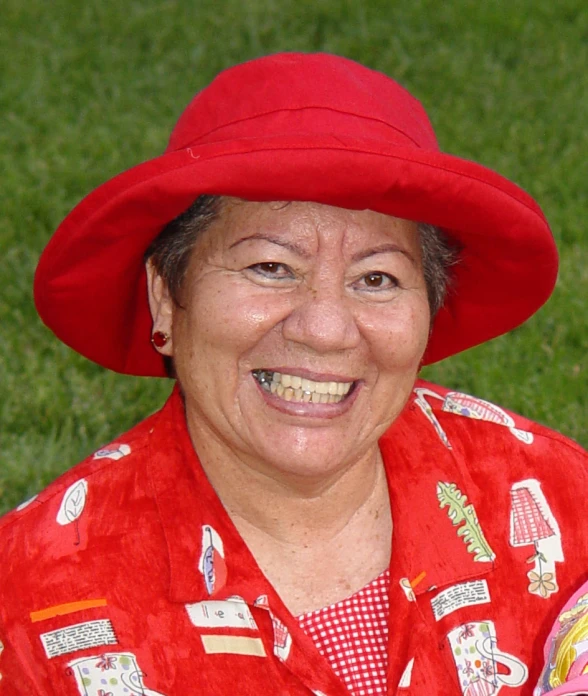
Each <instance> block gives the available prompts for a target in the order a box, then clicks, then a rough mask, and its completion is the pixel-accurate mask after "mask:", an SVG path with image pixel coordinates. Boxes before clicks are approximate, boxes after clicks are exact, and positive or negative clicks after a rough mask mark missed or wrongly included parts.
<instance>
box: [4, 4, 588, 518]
mask: <svg viewBox="0 0 588 696" xmlns="http://www.w3.org/2000/svg"><path fill="white" fill-rule="evenodd" d="M1 25H2V26H1V29H0V61H1V63H0V75H1V82H0V100H1V102H0V115H1V123H2V128H0V171H1V172H2V175H1V176H2V185H1V189H0V197H1V200H2V215H1V216H0V280H1V283H0V327H1V330H0V386H1V389H2V392H1V395H2V398H1V400H0V511H1V510H6V509H8V508H10V507H12V506H13V505H15V504H16V503H18V502H19V501H20V500H22V499H24V498H26V497H27V496H29V495H30V494H32V493H34V492H36V491H37V490H38V489H39V488H41V487H42V486H44V485H45V484H46V483H48V482H49V481H50V480H51V479H52V478H54V477H55V476H56V475H58V474H59V473H60V472H61V471H63V470H64V469H66V468H68V467H69V466H71V465H72V464H74V463H75V462H77V461H78V460H80V459H81V458H82V457H84V456H85V455H87V454H88V453H89V452H91V451H92V450H93V449H95V448H97V447H98V446H99V445H101V444H103V443H105V442H107V441H108V440H109V439H111V438H112V437H114V436H115V435H116V434H118V433H120V432H122V431H124V430H125V429H127V428H128V427H130V426H131V425H132V424H133V423H135V422H137V421H139V420H140V419H141V418H143V417H144V416H145V415H146V414H148V413H150V412H151V411H153V410H155V409H156V408H157V407H158V406H159V405H160V404H161V403H162V401H163V399H164V398H165V396H166V395H167V393H168V392H169V390H170V383H169V382H167V381H165V380H155V379H135V378H129V377H122V376H120V375H115V374H112V373H108V372H106V371H105V370H103V369H101V368H99V367H97V366H95V365H93V364H91V363H89V362H88V361H86V360H84V359H83V358H81V357H79V356H77V355H75V354H74V353H73V352H72V351H70V350H69V349H68V348H66V347H65V346H63V345H61V344H60V343H59V342H58V341H57V339H55V338H54V337H53V336H52V334H51V333H50V332H49V331H48V330H47V329H46V328H45V327H43V326H42V324H41V322H40V320H39V319H38V318H37V316H36V313H35V310H34V307H33V303H32V298H31V284H32V276H33V272H34V268H35V264H36V262H37V259H38V256H39V254H40V252H41V249H42V248H43V246H44V244H45V243H46V242H47V240H48V239H49V237H50V235H51V233H52V231H53V230H54V229H55V227H56V226H57V225H58V223H59V222H60V220H61V219H62V218H63V217H64V215H65V214H66V213H67V212H68V211H69V210H70V209H71V208H72V207H73V206H74V205H75V204H76V203H77V202H78V201H79V200H80V199H81V198H82V197H83V196H84V195H85V194H86V193H87V192H89V191H90V190H91V189H92V188H93V187H95V186H96V185H98V184H100V183H101V182H102V181H104V180H106V179H107V178H109V177H110V176H112V175H114V174H116V173H118V172H119V171H121V170H123V169H124V168H127V167H130V166H132V165H133V164H135V163H137V162H139V161H141V160H144V159H148V158H150V157H152V156H154V155H156V154H159V153H160V152H161V151H162V149H163V148H164V146H165V144H166V141H167V137H168V135H169V132H170V129H171V127H172V125H173V123H174V122H175V120H176V118H177V116H178V115H179V113H180V112H181V110H182V108H183V107H184V106H185V104H186V103H187V102H188V101H189V99H190V98H191V96H192V95H193V94H194V93H195V92H196V91H197V90H198V89H200V88H201V87H203V86H204V85H205V84H207V83H208V82H209V81H210V80H211V78H212V77H213V76H214V75H215V74H216V73H217V72H218V71H219V70H221V69H222V68H225V67H227V66H229V65H231V64H234V63H236V62H240V61H243V60H246V59H249V58H252V57H255V56H258V55H261V54H265V53H271V52H275V51H279V50H302V51H315V50H321V51H330V52H333V53H339V54H342V55H345V56H348V57H350V58H353V59H356V60H358V61H360V62H364V63H366V64H368V65H370V66H371V67H374V68H377V69H380V70H382V71H384V72H387V73H388V74H390V75H392V76H394V77H396V78H397V79H399V80H400V81H401V82H402V83H403V84H405V86H407V87H408V88H409V89H410V90H411V91H412V92H413V93H414V94H416V95H417V96H418V97H419V98H420V99H421V100H422V101H423V102H424V104H425V106H426V108H427V110H428V111H429V114H430V116H431V118H432V121H433V123H434V124H435V127H436V130H437V134H438V136H439V140H440V142H441V145H442V147H443V148H444V149H445V150H447V151H449V152H453V153H456V154H459V155H461V156H464V157H469V158H472V159H476V160H478V161H480V162H482V163H484V164H486V165H488V166H490V167H493V168H495V169H497V170H498V171H500V172H501V173H502V174H504V175H506V176H507V177H509V178H512V179H513V180H515V181H516V182H517V183H519V184H520V185H522V186H523V187H524V188H526V189H527V190H528V191H529V192H530V193H531V194H532V195H534V196H535V197H536V198H537V199H538V200H539V201H540V203H541V205H542V206H543V208H544V210H545V212H546V214H547V216H548V218H549V219H550V221H551V223H552V226H553V231H554V234H555V236H556V239H557V242H558V245H559V247H560V250H561V255H562V265H561V274H560V279H559V282H558V287H557V290H556V292H555V294H554V297H553V298H552V300H551V301H550V302H549V304H548V305H547V306H546V307H545V308H544V309H543V310H541V311H540V312H539V314H538V315H536V316H535V317H534V318H533V319H532V320H531V321H530V322H528V323H527V324H526V325H525V326H524V327H522V328H520V329H518V330H516V331H514V332H512V333H511V334H509V335H508V336H505V337H503V338H499V339H497V340H495V341H492V342H491V343H489V344H486V345H484V346H481V347H479V348H477V349H474V350H471V351H469V352H468V353H466V354H464V355H462V356H457V357H455V358H453V359H450V360H447V361H445V362H443V363H441V364H440V365H437V366H433V367H432V368H429V369H427V370H426V372H425V376H426V377H428V378H430V379H433V380H436V381H439V382H441V383H443V384H446V385H448V386H451V387H454V388H458V389H461V390H465V391H469V392H472V393H474V394H477V395H479V396H483V397H485V398H487V399H490V400H494V401H496V402H498V403H500V404H502V405H503V406H506V407H508V408H510V409H513V410H515V411H519V412H522V413H524V414H525V415H527V416H529V417H531V418H534V419H536V420H539V421H541V422H543V423H545V424H548V425H550V426H552V427H554V428H557V429H559V430H561V431H563V432H564V433H566V434H567V435H569V436H571V437H573V438H575V439H577V440H578V441H580V442H581V443H582V444H583V445H584V446H586V445H588V425H587V418H588V408H587V401H588V397H587V392H588V368H587V361H586V353H587V349H588V317H587V305H588V299H587V298H588V244H587V238H588V235H587V232H586V218H587V213H588V210H587V201H586V192H587V189H588V183H587V182H588V171H587V166H586V159H587V152H588V149H587V147H586V145H587V139H588V138H587V132H588V130H587V124H588V90H586V69H587V66H588V7H587V5H586V3H585V0H558V1H557V2H554V0H511V2H506V1H504V0H484V1H483V2H481V1H480V0H452V1H451V0H445V1H444V2H441V1H440V0H411V1H410V2H405V1H402V2H395V1H394V0H386V1H384V0H353V1H351V0H312V1H311V0H227V1H225V2H222V1H221V2H218V0H217V1H215V2H212V0H192V1H191V2H179V1H173V0H141V1H140V2H139V1H137V2H124V1H123V0H100V2H98V1H96V0H87V1H86V2H83V3H82V2H74V1H73V0H52V1H51V2H47V0H28V1H27V2H22V0H4V1H3V3H2V19H1Z"/></svg>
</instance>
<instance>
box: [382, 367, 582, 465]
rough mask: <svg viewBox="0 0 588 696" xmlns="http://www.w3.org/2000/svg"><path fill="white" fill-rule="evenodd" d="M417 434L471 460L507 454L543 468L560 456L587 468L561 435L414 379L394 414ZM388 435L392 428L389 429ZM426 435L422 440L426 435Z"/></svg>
mask: <svg viewBox="0 0 588 696" xmlns="http://www.w3.org/2000/svg"><path fill="white" fill-rule="evenodd" d="M400 420H402V421H403V424H404V426H405V428H406V429H407V430H408V431H409V432H411V433H414V434H415V435H416V436H418V437H419V438H421V437H423V436H424V437H427V435H428V436H430V437H431V440H430V442H431V443H435V444H436V445H440V446H441V447H442V448H443V449H445V450H451V451H452V452H453V453H454V454H456V455H459V454H463V455H465V456H466V457H467V459H468V460H470V461H471V462H472V465H474V462H476V461H477V462H479V463H483V462H484V461H485V460H490V461H493V460H494V459H495V457H500V458H503V459H504V458H508V460H509V461H510V462H512V463H513V464H515V462H516V461H519V462H522V463H523V465H525V466H526V465H528V464H530V463H532V462H534V461H535V462H537V463H538V465H540V464H541V463H544V464H545V465H546V466H547V464H548V462H549V461H551V468H553V466H554V464H555V462H557V461H560V460H565V461H566V463H567V465H566V468H568V467H569V466H570V464H574V465H576V466H580V467H582V468H584V469H588V452H586V450H584V449H583V448H582V447H581V446H580V445H579V444H578V443H576V442H574V441H573V440H571V439H569V438H567V437H565V436H564V435H562V434H561V433H558V432H556V431H555V430H551V429H550V428H547V427H545V426H543V425H540V424H539V423H535V422H534V421H531V420H529V419H527V418H524V417H523V416H520V415H518V414H515V413H513V412H511V411H509V410H508V409H505V408H502V407H501V406H499V405H497V404H494V403H492V402H490V401H487V400H486V399H484V398H481V397H478V396H473V395H471V394H466V393H463V392H460V391H457V390H451V389H448V388H446V387H442V386H439V385H436V384H431V383H429V382H425V381H422V380H419V381H418V382H417V383H416V385H415V387H414V390H413V393H412V395H411V397H410V399H409V402H408V403H407V405H406V408H405V410H404V412H403V414H402V415H401V417H400ZM389 433H390V435H391V436H393V434H394V426H393V427H392V429H391V430H390V431H389ZM427 439H428V438H427Z"/></svg>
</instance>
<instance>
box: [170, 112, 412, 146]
mask: <svg viewBox="0 0 588 696" xmlns="http://www.w3.org/2000/svg"><path fill="white" fill-rule="evenodd" d="M306 109H322V110H324V111H331V112H333V113H336V114H344V115H346V116H354V117H356V118H363V119H365V120H367V121H373V122H375V123H380V124H382V125H384V126H386V127H388V128H390V129H392V130H393V131H395V132H396V133H400V134H401V135H403V136H404V137H405V138H407V139H408V140H410V142H411V143H413V145H415V147H418V148H419V149H424V148H423V147H422V146H421V145H420V144H419V143H418V142H417V141H416V140H415V139H414V138H412V137H411V136H410V135H409V134H408V133H406V132H405V131H403V130H401V129H400V128H397V127H396V126H393V125H392V124H390V123H388V122H386V121H384V120H383V119H380V118H374V117H373V116H366V115H363V114H359V113H355V112H352V111H343V110H341V109H334V108H333V107H331V106H320V105H314V104H313V105H310V106H301V107H293V108H288V109H272V110H271V111H259V112H257V113H256V114H253V115H252V116H247V117H246V118H239V119H236V120H234V121H229V122H227V123H223V125H221V126H217V127H216V128H213V129H211V130H209V131H207V132H206V133H203V134H202V135H199V136H198V138H197V140H192V141H190V142H189V143H188V144H187V145H184V146H182V147H180V148H179V150H182V149H185V148H186V147H190V146H192V145H196V144H198V143H199V142H200V141H201V140H202V138H206V137H207V136H209V135H211V134H212V133H216V132H217V131H219V130H222V129H223V128H228V127H229V126H234V125H236V124H238V123H244V122H246V121H252V120H254V119H256V118H259V117H260V116H270V115H271V114H278V113H283V112H291V111H304V110H306ZM175 151H176V152H178V150H175Z"/></svg>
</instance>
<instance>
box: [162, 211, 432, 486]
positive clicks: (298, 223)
mask: <svg viewBox="0 0 588 696" xmlns="http://www.w3.org/2000/svg"><path fill="white" fill-rule="evenodd" d="M150 295H151V297H150V301H151V307H152V312H153V316H154V329H155V330H162V331H166V332H168V333H169V334H171V340H170V341H169V342H168V343H167V344H166V346H165V348H164V349H163V350H162V352H164V353H167V354H169V355H172V356H173V359H174V363H175V369H176V373H177V376H178V379H179V381H180V384H181V387H182V390H183V392H184V396H185V402H186V413H187V419H188V427H189V429H190V433H191V435H192V438H193V440H194V442H195V444H196V449H197V450H198V443H199V441H201V439H202V438H210V439H211V441H214V442H216V443H217V444H218V446H220V447H221V448H228V450H230V452H231V453H232V454H235V455H237V456H238V457H239V458H240V459H241V460H242V461H244V462H247V463H248V465H249V466H253V467H254V468H256V469H258V470H259V471H261V472H264V473H269V475H272V476H279V475H280V473H281V474H284V475H296V476H322V475H331V474H334V473H336V472H337V471H338V470H344V469H346V468H347V467H349V466H351V465H353V464H354V463H355V462H357V461H359V460H360V459H361V458H362V457H365V456H366V455H369V453H370V451H372V452H375V450H376V448H377V439H378V437H379V436H380V435H381V434H382V433H383V432H384V430H385V429H386V428H387V427H388V426H389V424H390V423H391V422H392V421H393V420H394V419H395V418H396V417H397V416H398V414H399V413H400V411H401V410H402V408H403V406H404V405H405V403H406V401H407V399H408V398H409V395H410V392H411V390H412V387H413V384H414V381H415V378H416V375H417V372H418V369H419V363H420V360H421V357H422V355H423V352H424V350H425V347H426V344H427V338H428V334H429V320H430V316H429V307H428V302H427V290H426V286H425V281H424V278H423V270H422V266H421V253H420V246H419V241H418V233H417V229H416V224H415V223H413V222H409V221H407V220H401V219H397V218H393V217H389V216H386V215H382V214H380V213H375V212H372V211H368V210H364V211H352V210H345V209H342V208H335V207H331V206H326V205H320V204H316V203H300V202H293V203H288V204H284V203H253V202H246V201H236V200H228V201H227V203H226V205H225V207H224V208H223V210H222V213H221V214H220V217H219V218H218V219H217V220H216V221H215V222H214V223H213V224H212V225H211V227H210V228H209V229H208V230H207V231H206V232H204V233H203V234H202V236H201V237H200V239H199V240H198V242H197V245H196V247H195V249H194V252H193V254H192V257H191V260H190V263H189V266H188V270H187V274H186V278H185V282H184V284H183V287H182V293H181V307H180V306H177V305H176V304H174V303H173V301H172V300H171V298H170V297H169V295H168V294H167V292H166V291H165V288H163V287H162V283H161V280H160V279H157V278H155V279H154V278H153V277H152V278H151V282H150Z"/></svg>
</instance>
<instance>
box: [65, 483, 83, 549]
mask: <svg viewBox="0 0 588 696" xmlns="http://www.w3.org/2000/svg"><path fill="white" fill-rule="evenodd" d="M87 496H88V482H87V481H86V480H85V479H80V480H79V481H76V482H75V483H73V484H72V485H71V486H70V487H69V488H68V489H67V490H66V491H65V494H64V496H63V499H62V501H61V505H60V507H59V511H58V513H57V524H60V525H62V526H65V525H68V524H72V523H73V525H74V530H75V535H76V536H75V540H74V545H75V546H79V544H80V526H79V519H80V516H81V515H82V513H83V512H84V508H85V506H86V500H87Z"/></svg>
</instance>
